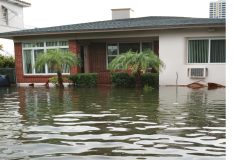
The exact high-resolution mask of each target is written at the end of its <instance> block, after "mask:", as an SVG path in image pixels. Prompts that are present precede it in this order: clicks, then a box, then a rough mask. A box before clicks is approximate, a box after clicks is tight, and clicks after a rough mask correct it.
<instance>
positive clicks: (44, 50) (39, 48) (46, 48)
mask: <svg viewBox="0 0 240 160" xmlns="http://www.w3.org/2000/svg"><path fill="white" fill-rule="evenodd" d="M50 41H54V42H57V44H59V42H60V41H66V42H67V43H66V44H67V45H66V46H59V45H57V46H49V47H48V46H46V43H47V42H50ZM26 43H30V44H37V43H43V46H42V47H37V46H35V47H33V46H31V47H24V44H26ZM48 49H68V50H69V44H68V40H47V41H24V42H22V62H23V63H22V67H23V75H24V76H40V75H42V76H48V75H56V74H57V73H49V71H48V66H47V64H45V73H36V69H35V68H34V67H33V66H34V65H35V59H34V56H35V53H34V51H35V50H43V52H44V53H45V52H46V51H47V50H48ZM24 50H31V62H32V73H26V71H25V66H24V65H25V59H24ZM62 74H63V75H70V71H69V73H62Z"/></svg>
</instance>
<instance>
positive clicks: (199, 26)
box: [0, 24, 226, 39]
mask: <svg viewBox="0 0 240 160" xmlns="http://www.w3.org/2000/svg"><path fill="white" fill-rule="evenodd" d="M225 27H226V26H225V24H216V25H188V26H186V25H183V26H161V27H151V28H123V29H121V28H119V29H99V30H76V31H55V32H38V33H22V34H17V35H15V34H12V35H11V34H5V35H1V34H0V38H6V39H15V38H20V37H29V36H44V35H45V36H47V35H48V36H52V35H67V34H82V33H84V34H88V33H111V32H127V31H129V32H130V31H154V30H156V31H159V30H174V29H197V28H225ZM2 34H4V33H2Z"/></svg>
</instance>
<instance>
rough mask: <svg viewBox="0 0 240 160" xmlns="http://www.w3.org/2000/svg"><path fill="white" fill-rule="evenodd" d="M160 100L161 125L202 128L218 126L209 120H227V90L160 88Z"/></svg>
mask: <svg viewBox="0 0 240 160" xmlns="http://www.w3.org/2000/svg"><path fill="white" fill-rule="evenodd" d="M159 99H160V102H159V108H158V110H159V112H160V116H159V118H160V120H159V121H160V122H161V123H166V124H169V125H172V126H176V125H177V126H181V123H182V125H185V126H196V127H202V126H209V125H217V124H213V123H214V121H212V119H209V118H213V117H215V118H218V117H220V118H225V89H218V90H207V89H199V90H194V89H189V88H187V87H178V88H177V89H176V87H160V89H159ZM216 122H217V121H216ZM178 124H179V125H178Z"/></svg>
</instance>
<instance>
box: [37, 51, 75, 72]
mask: <svg viewBox="0 0 240 160" xmlns="http://www.w3.org/2000/svg"><path fill="white" fill-rule="evenodd" d="M45 64H47V65H48V67H50V68H51V69H53V70H54V71H56V72H62V70H63V68H64V67H66V66H68V67H69V68H70V67H72V66H73V65H77V64H78V61H77V57H76V55H75V54H74V53H71V52H63V51H60V50H49V51H48V52H45V53H43V54H41V55H40V56H39V57H38V58H37V61H36V65H35V67H36V68H37V69H41V68H42V67H43V66H45Z"/></svg>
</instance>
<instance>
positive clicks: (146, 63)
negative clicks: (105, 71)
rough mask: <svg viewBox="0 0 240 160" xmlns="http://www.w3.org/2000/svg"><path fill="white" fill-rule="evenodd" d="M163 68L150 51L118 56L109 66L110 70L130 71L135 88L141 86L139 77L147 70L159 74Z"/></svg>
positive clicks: (130, 52)
mask: <svg viewBox="0 0 240 160" xmlns="http://www.w3.org/2000/svg"><path fill="white" fill-rule="evenodd" d="M164 67H165V64H164V63H163V61H161V60H160V59H159V57H158V56H157V55H156V54H154V52H153V51H152V50H144V51H143V52H140V53H137V52H132V51H131V50H130V51H128V52H127V53H124V54H120V55H118V56H117V57H116V58H114V59H113V60H112V61H111V63H110V64H109V69H110V70H117V69H125V70H127V69H129V70H131V72H132V74H133V75H134V76H135V79H136V87H140V86H141V80H140V79H141V75H142V74H144V73H146V72H147V70H149V69H152V70H155V71H156V72H159V71H161V70H162V68H164Z"/></svg>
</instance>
